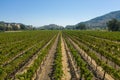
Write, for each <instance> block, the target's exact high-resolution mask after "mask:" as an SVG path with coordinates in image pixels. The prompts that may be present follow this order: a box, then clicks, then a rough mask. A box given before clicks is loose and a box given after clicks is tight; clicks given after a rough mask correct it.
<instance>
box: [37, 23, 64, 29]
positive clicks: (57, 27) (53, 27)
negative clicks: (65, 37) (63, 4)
mask: <svg viewBox="0 0 120 80" xmlns="http://www.w3.org/2000/svg"><path fill="white" fill-rule="evenodd" d="M38 29H42V30H62V29H64V27H63V26H59V25H56V24H49V25H44V26H41V27H39V28H38Z"/></svg>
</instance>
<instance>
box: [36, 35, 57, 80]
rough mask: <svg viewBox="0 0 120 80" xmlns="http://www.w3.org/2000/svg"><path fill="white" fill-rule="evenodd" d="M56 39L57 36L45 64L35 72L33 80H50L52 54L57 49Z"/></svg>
mask: <svg viewBox="0 0 120 80" xmlns="http://www.w3.org/2000/svg"><path fill="white" fill-rule="evenodd" d="M58 37H59V35H58V36H57V38H56V40H55V42H54V44H53V45H52V47H51V49H50V51H49V53H48V56H47V57H46V59H45V62H44V63H43V64H42V65H41V66H40V68H39V70H38V71H37V73H36V79H35V80H51V79H50V73H51V71H52V65H53V62H54V54H55V52H56V48H57V43H58Z"/></svg>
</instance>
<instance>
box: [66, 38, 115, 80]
mask: <svg viewBox="0 0 120 80" xmlns="http://www.w3.org/2000/svg"><path fill="white" fill-rule="evenodd" d="M68 39H69V41H70V42H71V43H72V44H73V46H74V47H75V48H76V49H77V50H78V52H79V53H80V55H81V56H82V57H83V58H84V59H85V60H86V61H87V63H88V64H90V66H91V67H92V69H93V70H94V71H96V66H98V65H97V63H96V62H95V61H94V60H93V59H92V58H91V57H90V56H88V55H87V53H85V52H84V51H83V50H82V49H80V48H79V46H78V45H77V44H76V43H75V42H74V41H72V40H71V39H70V38H68ZM91 61H92V63H91ZM96 73H97V75H99V76H100V77H103V75H104V70H103V69H102V67H101V66H98V67H97V72H96ZM105 80H114V79H113V78H112V77H111V76H110V75H109V74H107V73H106V75H105Z"/></svg>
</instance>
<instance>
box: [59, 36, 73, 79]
mask: <svg viewBox="0 0 120 80" xmlns="http://www.w3.org/2000/svg"><path fill="white" fill-rule="evenodd" d="M61 50H62V65H63V77H62V79H61V80H71V73H70V68H69V63H68V57H67V54H66V50H65V44H64V41H63V38H62V37H61Z"/></svg>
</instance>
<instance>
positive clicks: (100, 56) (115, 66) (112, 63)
mask: <svg viewBox="0 0 120 80" xmlns="http://www.w3.org/2000/svg"><path fill="white" fill-rule="evenodd" d="M74 37H75V38H76V39H79V38H78V37H76V36H74ZM75 41H76V42H77V43H79V44H80V45H83V46H85V47H87V48H89V49H90V50H91V51H92V52H93V53H95V54H96V55H97V56H98V58H99V59H101V60H102V61H104V62H107V64H108V65H110V66H111V67H113V68H114V69H116V70H118V69H120V66H119V65H117V64H115V63H114V62H113V61H112V60H109V59H107V58H106V57H104V56H102V55H101V54H100V53H98V52H96V51H95V50H94V49H93V48H90V47H88V46H87V45H86V44H84V43H82V42H79V41H77V40H75Z"/></svg>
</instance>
